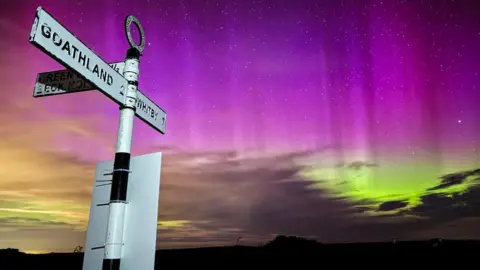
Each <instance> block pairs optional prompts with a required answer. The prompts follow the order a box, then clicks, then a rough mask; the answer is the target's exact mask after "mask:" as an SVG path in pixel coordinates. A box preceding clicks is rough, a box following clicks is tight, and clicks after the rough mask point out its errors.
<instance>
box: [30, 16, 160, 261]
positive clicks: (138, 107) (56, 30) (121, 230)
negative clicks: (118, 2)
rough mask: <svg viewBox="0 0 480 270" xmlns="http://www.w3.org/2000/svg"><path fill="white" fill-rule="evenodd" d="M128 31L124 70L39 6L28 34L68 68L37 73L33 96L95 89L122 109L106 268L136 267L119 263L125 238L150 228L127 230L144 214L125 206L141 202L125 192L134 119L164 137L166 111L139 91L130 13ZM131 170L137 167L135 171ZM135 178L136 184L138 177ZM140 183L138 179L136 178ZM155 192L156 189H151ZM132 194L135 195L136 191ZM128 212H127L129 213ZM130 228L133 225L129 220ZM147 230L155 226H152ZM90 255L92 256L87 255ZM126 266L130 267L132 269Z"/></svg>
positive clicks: (105, 246) (140, 48) (137, 57)
mask: <svg viewBox="0 0 480 270" xmlns="http://www.w3.org/2000/svg"><path fill="white" fill-rule="evenodd" d="M132 23H133V24H135V25H136V26H137V28H138V30H139V32H140V44H136V43H135V42H134V41H133V39H132V35H131V33H130V26H131V24H132ZM125 31H126V35H127V39H128V42H129V44H130V49H128V50H127V55H126V58H125V61H124V62H123V66H122V64H121V63H112V64H107V63H106V62H105V61H104V60H102V58H100V57H99V56H97V55H96V54H95V53H94V52H92V50H90V49H89V48H88V47H87V46H86V45H85V44H84V43H83V42H82V41H80V40H79V39H77V37H75V36H74V35H73V34H72V33H71V32H70V31H68V30H67V29H66V28H65V27H64V26H63V25H61V24H60V23H59V22H58V21H57V20H56V19H55V18H53V17H52V16H51V15H50V14H49V13H47V12H46V11H45V10H44V9H43V8H41V7H39V8H37V11H36V14H35V19H34V22H33V25H32V30H31V32H30V43H32V44H33V45H35V46H36V47H37V48H39V49H40V50H42V51H43V52H45V53H46V54H47V55H49V56H51V57H52V58H54V59H55V60H57V61H58V62H59V63H61V64H62V65H63V66H65V67H66V68H67V69H68V70H65V71H55V72H48V73H41V74H39V75H38V77H37V82H36V86H35V90H34V97H40V96H52V95H57V94H60V93H62V94H67V93H74V92H80V91H87V90H91V89H97V90H99V91H100V92H102V93H103V94H105V95H106V96H107V97H109V98H110V99H111V100H113V101H114V102H116V103H117V104H119V105H120V121H119V125H118V137H117V146H116V152H115V159H114V162H113V170H112V172H111V175H112V179H111V181H110V182H109V183H110V185H111V188H110V194H109V201H108V203H107V204H108V218H107V219H106V227H105V231H104V232H105V233H104V236H105V241H104V244H103V245H102V246H100V247H99V248H100V249H103V251H104V253H103V262H102V269H104V270H106V269H108V270H120V269H121V268H122V270H131V269H132V267H133V266H134V265H135V263H131V262H130V263H129V262H128V261H127V262H125V263H123V262H121V259H122V258H123V257H125V256H126V255H125V252H127V253H128V250H130V249H129V248H126V246H128V245H129V242H125V240H126V239H130V240H131V241H132V242H134V239H132V235H131V234H132V230H139V231H141V230H142V227H140V226H137V225H142V226H147V224H145V225H144V224H137V223H135V224H136V225H135V226H133V227H132V226H130V227H128V226H127V227H125V219H126V218H127V219H128V218H129V217H132V218H133V217H134V216H136V215H139V214H140V213H136V211H139V210H138V208H135V207H127V203H133V201H132V202H129V199H132V200H140V199H136V198H130V196H127V190H128V187H129V186H130V185H129V176H130V173H132V171H131V170H130V151H131V141H132V131H133V117H134V115H137V116H138V117H139V118H140V119H142V120H143V121H144V122H146V123H147V124H149V125H150V126H151V127H153V128H154V129H156V130H157V131H159V132H160V133H162V134H164V133H165V121H166V113H165V111H163V110H162V109H161V108H160V107H158V105H156V104H155V103H154V102H153V101H151V100H150V99H149V98H148V97H147V96H145V95H144V94H143V93H141V92H140V91H138V89H137V88H138V74H139V63H140V56H141V54H142V52H143V50H144V49H145V35H144V32H143V29H142V26H141V24H140V22H139V21H138V19H137V18H135V17H134V16H132V15H130V16H128V17H127V18H126V19H125ZM132 168H133V169H135V167H132ZM142 170H143V169H142ZM131 180H133V181H135V178H134V179H131ZM142 180H145V179H142ZM158 180H160V179H158ZM136 181H140V180H138V179H137V180H136ZM147 182H148V181H147ZM151 185H155V182H154V181H151ZM151 188H154V187H153V186H151ZM157 190H158V189H157ZM134 194H136V193H135V192H134ZM134 197H135V196H134ZM152 204H153V203H152ZM157 205H158V199H157V200H156V205H150V207H153V208H155V209H156V208H157ZM126 213H128V214H127V215H126ZM149 213H151V214H149V217H150V218H151V216H153V215H155V218H154V219H151V220H152V221H149V222H150V223H152V222H153V220H154V221H155V228H156V219H157V216H156V214H157V213H156V211H154V212H149ZM91 217H92V218H94V217H95V215H93V216H92V215H91ZM95 218H96V217H95ZM89 224H90V223H89ZM92 224H94V223H92ZM127 224H130V223H129V222H127ZM148 226H152V224H148ZM92 229H93V230H96V228H95V227H90V225H89V228H88V231H89V233H92V232H91V231H90V230H92ZM142 247H143V248H148V247H145V246H142ZM137 248H138V247H137ZM86 254H92V253H89V252H86ZM143 259H144V258H143ZM87 261H88V260H87ZM127 265H128V266H127ZM122 266H123V267H122ZM124 267H128V269H127V268H124ZM145 267H147V266H145ZM148 268H149V270H151V269H152V268H151V266H148V267H147V268H142V269H138V270H143V269H145V270H147V269H148ZM84 269H85V268H84ZM85 270H86V269H85ZM88 270H98V269H88Z"/></svg>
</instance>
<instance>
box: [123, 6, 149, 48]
mask: <svg viewBox="0 0 480 270" xmlns="http://www.w3.org/2000/svg"><path fill="white" fill-rule="evenodd" d="M132 23H133V24H135V25H136V26H137V29H138V32H139V34H140V44H136V43H135V40H133V37H132V32H131V28H130V26H131V25H132ZM125 34H126V35H127V39H128V43H129V44H130V47H132V48H133V49H136V50H137V51H138V52H139V53H140V55H141V54H142V52H143V50H144V49H145V33H144V32H143V28H142V25H141V24H140V21H139V20H138V19H137V17H135V16H133V15H128V16H127V17H126V18H125Z"/></svg>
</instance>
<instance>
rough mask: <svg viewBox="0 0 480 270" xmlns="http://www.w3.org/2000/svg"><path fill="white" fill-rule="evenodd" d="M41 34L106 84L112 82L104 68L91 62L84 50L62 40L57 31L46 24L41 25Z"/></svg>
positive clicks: (110, 76)
mask: <svg viewBox="0 0 480 270" xmlns="http://www.w3.org/2000/svg"><path fill="white" fill-rule="evenodd" d="M42 35H43V37H45V38H46V39H50V40H51V41H52V42H53V44H54V45H55V46H57V47H59V48H61V50H62V51H65V52H66V53H67V54H68V55H69V56H71V57H72V58H73V59H75V60H77V61H78V63H79V64H81V65H82V66H83V67H84V68H86V69H87V70H88V71H90V72H92V74H93V75H95V76H97V77H98V78H99V79H101V80H102V81H103V82H105V83H106V84H107V85H112V84H113V77H112V75H110V74H109V73H108V72H107V71H106V70H103V69H102V68H99V67H98V64H94V63H91V62H90V58H89V57H88V56H87V54H86V53H85V52H82V51H80V50H79V49H78V48H77V47H75V46H74V45H73V44H70V42H69V41H68V40H63V39H62V37H60V35H58V33H57V32H54V31H52V28H51V27H50V26H48V25H47V24H43V25H42ZM92 62H93V61H92ZM92 66H93V68H92Z"/></svg>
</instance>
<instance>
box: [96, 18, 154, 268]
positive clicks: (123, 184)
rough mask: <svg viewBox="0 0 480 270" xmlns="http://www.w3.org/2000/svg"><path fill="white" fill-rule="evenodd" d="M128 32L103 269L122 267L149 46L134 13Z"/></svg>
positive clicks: (128, 22)
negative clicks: (143, 58) (136, 36)
mask: <svg viewBox="0 0 480 270" xmlns="http://www.w3.org/2000/svg"><path fill="white" fill-rule="evenodd" d="M132 23H133V24H135V25H136V26H137V28H138V31H139V33H140V45H137V44H136V43H135V41H134V40H133V38H132V35H131V32H130V31H131V30H130V26H131V24H132ZM125 33H126V35H127V39H128V42H129V43H130V47H131V48H130V49H128V51H127V56H126V59H125V69H124V71H123V76H124V77H125V79H127V81H128V87H127V90H126V91H125V102H124V104H123V105H122V106H121V107H120V120H119V124H118V136H117V146H116V152H115V160H114V163H113V172H112V188H111V193H110V202H109V213H108V221H107V234H106V237H105V246H104V247H105V253H104V259H103V264H102V270H119V269H120V263H121V259H122V246H123V245H124V242H123V232H124V224H125V212H126V207H127V203H128V202H127V186H128V177H129V174H130V152H131V144H132V132H133V118H134V117H135V104H136V101H137V89H138V74H139V64H140V55H141V54H142V52H143V49H144V48H145V35H144V32H143V29H142V26H141V25H140V22H139V21H138V19H137V18H136V17H134V16H132V15H130V16H128V17H127V18H126V19H125Z"/></svg>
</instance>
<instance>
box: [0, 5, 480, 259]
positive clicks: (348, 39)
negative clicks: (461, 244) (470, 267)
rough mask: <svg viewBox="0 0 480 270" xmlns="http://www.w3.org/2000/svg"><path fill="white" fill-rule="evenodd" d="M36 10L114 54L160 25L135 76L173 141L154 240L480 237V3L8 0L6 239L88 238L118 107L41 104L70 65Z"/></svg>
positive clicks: (145, 141)
mask: <svg viewBox="0 0 480 270" xmlns="http://www.w3.org/2000/svg"><path fill="white" fill-rule="evenodd" d="M38 6H42V7H43V8H45V9H46V10H47V11H48V12H49V13H50V14H52V15H53V16H54V17H55V18H56V19H57V20H59V21H60V22H61V23H62V24H63V25H64V26H65V27H67V29H69V30H70V31H71V32H72V33H74V34H75V35H76V36H77V37H78V38H79V39H81V40H82V41H83V42H84V43H85V44H86V45H87V46H88V47H89V48H91V49H92V50H94V51H95V52H96V53H97V54H98V55H99V56H100V57H102V58H103V59H104V60H106V61H107V62H116V61H122V60H123V59H124V57H125V52H126V49H128V43H127V40H126V37H125V33H124V19H125V17H126V16H127V15H130V14H133V15H135V16H136V17H138V18H139V20H140V22H141V23H142V25H143V28H144V30H145V35H146V42H147V45H146V48H145V51H144V55H143V56H142V58H141V64H140V78H139V83H140V84H139V88H140V89H141V90H142V92H144V93H146V94H147V95H148V96H149V97H151V99H152V100H154V101H155V102H156V103H157V104H158V105H159V106H160V107H162V108H163V109H164V110H165V111H166V112H167V114H168V118H167V119H168V121H167V134H166V135H161V134H160V133H158V132H156V131H154V130H153V129H152V128H150V127H149V126H147V125H146V124H144V123H143V122H141V121H140V120H138V119H137V120H135V131H134V138H133V154H134V155H140V154H146V153H152V152H157V151H161V152H163V153H164V164H163V168H162V179H161V193H160V206H159V223H158V224H159V231H158V245H157V247H158V248H177V247H193V246H213V245H231V244H234V243H235V242H236V240H237V238H238V237H243V239H242V240H241V243H244V244H258V243H263V242H265V241H266V240H269V239H271V238H272V237H274V236H275V235H277V234H289V235H298V236H305V237H311V238H315V239H317V240H318V241H322V242H355V241H382V240H391V239H393V238H396V239H399V240H402V239H429V238H435V237H441V238H454V239H458V238H462V239H463V238H478V237H480V230H479V229H478V228H479V226H480V201H479V198H480V169H479V168H480V164H479V157H480V156H479V155H480V140H479V138H480V125H479V120H478V118H479V117H480V106H478V104H479V103H478V102H479V100H480V68H479V67H478V64H479V63H480V53H479V48H480V19H479V18H480V11H479V10H480V7H479V3H478V1H475V0H457V1H455V0H449V1H447V0H423V1H422V0H383V1H381V0H322V1H319V0H317V1H315V0H311V1H307V0H296V1H289V0H264V1H260V0H256V1H252V0H250V1H247V0H245V1H240V0H238V1H231V0H224V1H222V0H216V1H214V0H205V1H200V0H198V1H196V0H183V1H177V0H163V1H160V0H159V1H154V0H151V1H148V0H147V1H144V0H138V1H125V0H105V1H61V0H55V1H54V0H44V1H40V0H39V1H28V0H17V1H9V4H8V5H4V6H2V8H1V9H0V31H1V32H2V38H1V39H0V82H1V83H2V87H1V88H2V90H1V91H0V101H1V103H2V105H1V106H0V164H1V165H0V248H6V247H14V248H20V249H21V250H24V251H28V252H50V251H73V249H74V248H75V246H77V245H82V246H83V245H84V241H85V230H86V224H87V222H88V212H89V207H90V198H91V192H92V187H93V175H94V169H95V164H96V163H98V162H101V161H105V160H112V159H113V155H114V151H115V140H116V129H117V123H118V115H119V113H118V105H116V104H114V103H113V102H112V101H110V100H109V99H108V98H107V97H105V96H104V95H103V94H101V93H100V92H98V91H90V92H84V93H74V94H68V95H63V96H57V97H45V98H38V99H34V98H33V97H32V93H33V86H34V82H35V78H36V74H37V73H40V72H47V71H53V70H59V69H64V68H63V67H62V66H61V65H60V64H58V63H57V62H56V61H55V60H53V59H52V58H50V57H49V56H47V55H45V54H44V53H43V52H41V51H40V50H39V49H37V48H35V47H34V46H33V45H31V44H29V42H28V38H29V34H30V29H31V25H32V23H33V18H34V14H35V9H36V8H37V7H38Z"/></svg>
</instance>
